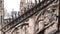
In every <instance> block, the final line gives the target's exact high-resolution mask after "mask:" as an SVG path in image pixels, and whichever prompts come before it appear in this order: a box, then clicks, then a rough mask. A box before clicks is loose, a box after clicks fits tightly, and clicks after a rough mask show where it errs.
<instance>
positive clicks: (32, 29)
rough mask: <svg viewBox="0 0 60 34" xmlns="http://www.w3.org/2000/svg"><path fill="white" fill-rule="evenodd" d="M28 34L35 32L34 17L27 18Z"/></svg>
mask: <svg viewBox="0 0 60 34" xmlns="http://www.w3.org/2000/svg"><path fill="white" fill-rule="evenodd" d="M29 34H35V18H34V17H32V18H29Z"/></svg>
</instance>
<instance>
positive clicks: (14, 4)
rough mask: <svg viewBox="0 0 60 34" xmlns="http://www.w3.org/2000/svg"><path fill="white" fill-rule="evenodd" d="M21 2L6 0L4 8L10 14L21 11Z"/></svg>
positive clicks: (18, 0)
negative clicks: (13, 11)
mask: <svg viewBox="0 0 60 34" xmlns="http://www.w3.org/2000/svg"><path fill="white" fill-rule="evenodd" d="M19 6H20V0H4V8H5V10H7V12H8V13H10V12H11V11H12V9H14V10H15V11H19V8H20V7H19Z"/></svg>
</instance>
